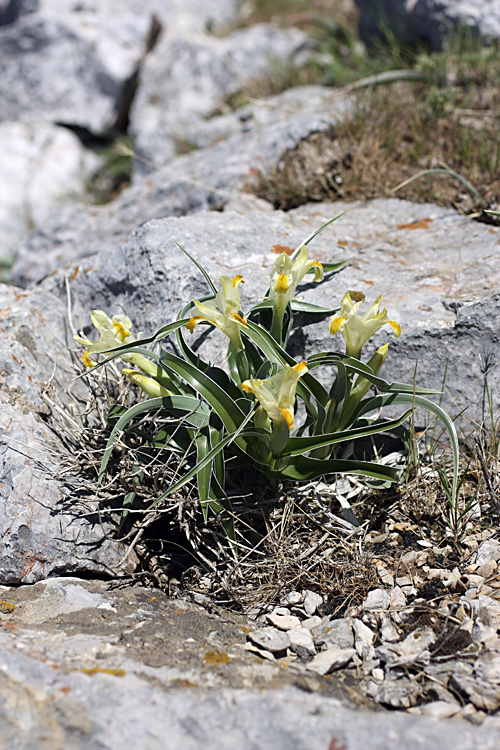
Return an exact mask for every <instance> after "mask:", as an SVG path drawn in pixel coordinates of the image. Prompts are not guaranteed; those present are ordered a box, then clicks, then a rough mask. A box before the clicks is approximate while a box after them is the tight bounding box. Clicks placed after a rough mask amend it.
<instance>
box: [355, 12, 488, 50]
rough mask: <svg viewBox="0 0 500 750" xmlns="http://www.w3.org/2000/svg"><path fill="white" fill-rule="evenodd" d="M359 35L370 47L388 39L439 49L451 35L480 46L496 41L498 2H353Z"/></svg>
mask: <svg viewBox="0 0 500 750" xmlns="http://www.w3.org/2000/svg"><path fill="white" fill-rule="evenodd" d="M356 5H357V6H358V8H359V10H360V15H359V35H360V37H361V39H362V40H363V41H364V42H365V43H366V44H368V45H369V46H372V45H374V44H377V43H380V41H381V40H383V41H385V42H388V43H390V40H391V37H392V38H393V39H394V38H396V39H397V40H398V41H399V43H400V44H417V43H418V42H425V43H426V44H428V45H429V47H430V49H432V50H440V49H442V48H443V47H444V46H445V45H446V43H447V41H448V40H449V39H450V37H452V36H453V34H455V33H457V32H458V33H464V32H465V33H469V34H470V35H471V36H472V37H475V38H477V39H482V40H483V41H484V42H489V41H493V40H498V39H500V2H499V0H376V1H375V0H356Z"/></svg>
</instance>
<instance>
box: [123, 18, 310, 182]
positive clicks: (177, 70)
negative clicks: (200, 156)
mask: <svg viewBox="0 0 500 750" xmlns="http://www.w3.org/2000/svg"><path fill="white" fill-rule="evenodd" d="M306 42H307V37H306V36H305V35H304V33H303V32H301V31H299V30H298V29H294V28H290V29H280V28H278V27H276V26H273V25H272V24H259V25H256V26H251V27H249V28H246V29H239V30H237V31H234V32H233V33H232V34H229V35H228V36H225V37H223V38H221V39H217V38H216V37H214V36H213V35H208V34H206V33H201V32H200V33H196V32H194V31H193V30H192V29H191V28H190V29H189V33H186V32H184V33H182V32H181V33H179V31H178V26H177V25H175V24H174V25H173V27H169V26H167V29H166V31H165V33H164V34H163V36H162V38H161V39H160V42H159V44H158V46H157V47H156V49H155V50H154V51H153V52H152V53H151V54H150V55H149V57H148V59H147V60H146V62H145V64H144V66H143V68H142V70H141V76H140V85H139V89H138V92H137V96H136V98H135V100H134V104H133V107H132V111H131V133H132V134H133V136H134V141H135V149H136V151H137V152H138V153H139V155H140V157H141V160H140V161H138V162H136V169H137V171H138V172H139V173H140V174H143V173H144V172H151V171H152V170H155V169H157V168H159V167H161V166H163V165H164V164H166V163H167V162H169V161H170V160H171V159H172V157H173V156H174V155H175V154H176V153H177V152H178V150H179V149H180V148H181V147H182V148H184V149H186V148H188V149H189V148H190V147H192V146H193V141H192V133H193V130H195V127H194V126H195V125H196V124H197V123H202V121H203V120H204V119H207V118H210V117H211V116H212V115H213V113H214V112H215V110H216V109H218V108H220V107H221V106H222V105H223V104H224V102H225V101H226V100H227V98H228V97H230V96H231V95H233V94H236V93H238V92H240V91H243V92H245V93H246V92H249V93H251V92H252V86H254V87H255V86H256V83H255V82H256V81H257V80H258V79H260V78H263V77H264V76H270V75H271V74H272V71H273V66H275V67H276V66H282V67H283V66H287V65H288V66H289V65H292V64H293V62H294V60H298V55H299V54H300V52H301V51H302V50H303V49H304V47H305V46H306ZM143 160H144V161H143Z"/></svg>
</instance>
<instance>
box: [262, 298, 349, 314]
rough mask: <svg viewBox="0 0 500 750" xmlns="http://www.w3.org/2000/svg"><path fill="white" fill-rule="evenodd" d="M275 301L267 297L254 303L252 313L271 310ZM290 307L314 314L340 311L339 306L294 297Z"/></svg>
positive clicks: (295, 310) (297, 310)
mask: <svg viewBox="0 0 500 750" xmlns="http://www.w3.org/2000/svg"><path fill="white" fill-rule="evenodd" d="M273 304H274V303H273V301H272V300H271V299H265V300H263V301H262V302H258V303H257V304H256V305H254V306H253V307H252V308H251V310H250V311H249V313H248V314H249V315H250V313H253V312H258V311H259V310H269V309H272V307H273ZM290 307H291V308H292V310H293V312H305V313H312V314H314V315H333V314H334V313H336V312H338V310H339V308H338V307H323V305H316V304H314V303H313V302H305V301H304V300H300V299H293V300H292V301H291V302H290Z"/></svg>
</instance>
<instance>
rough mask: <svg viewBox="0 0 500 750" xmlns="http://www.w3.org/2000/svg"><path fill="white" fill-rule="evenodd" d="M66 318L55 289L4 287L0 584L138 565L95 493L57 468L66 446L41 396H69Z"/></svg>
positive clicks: (0, 297) (0, 318) (0, 313)
mask: <svg viewBox="0 0 500 750" xmlns="http://www.w3.org/2000/svg"><path fill="white" fill-rule="evenodd" d="M66 324H67V318H66V309H65V306H64V304H63V303H62V302H61V301H60V300H58V299H56V298H55V297H53V296H51V295H50V294H44V293H42V292H40V291H36V292H21V291H20V290H18V289H15V288H14V287H6V286H2V287H0V435H1V438H0V494H1V499H0V535H1V538H2V544H1V546H0V584H18V583H21V582H24V583H30V582H34V581H38V580H40V579H42V578H45V577H47V576H50V575H54V574H55V573H57V572H61V571H64V572H65V573H68V574H71V573H74V574H77V573H94V574H104V575H106V574H108V575H111V576H114V575H119V574H120V573H122V574H123V573H126V572H131V570H133V569H134V567H135V565H136V558H135V555H134V556H133V557H132V558H128V559H126V560H122V558H123V556H124V548H123V547H122V545H121V544H120V543H118V542H116V541H114V540H113V539H112V538H111V535H112V530H113V526H112V524H110V522H109V520H108V519H107V518H106V517H105V516H104V517H103V518H102V519H99V517H98V516H97V514H96V512H95V504H94V505H93V503H92V500H91V498H89V497H85V491H84V490H83V493H82V492H80V499H79V498H78V497H77V493H76V492H73V494H71V491H70V489H69V488H70V487H71V480H70V476H68V477H65V478H61V476H60V469H61V457H62V456H64V455H65V451H67V448H65V446H64V444H63V442H62V441H61V439H60V436H59V434H58V432H57V431H54V429H53V428H51V426H49V424H48V423H47V420H48V416H49V414H50V410H51V407H50V405H49V403H50V401H47V400H46V399H44V398H42V396H43V394H44V393H45V394H47V395H48V397H49V398H50V396H53V395H54V393H55V392H57V393H58V394H59V400H64V391H65V389H66V388H67V387H68V385H69V383H70V382H71V380H72V378H73V377H74V369H73V367H72V366H71V362H70V361H69V356H68V354H67V341H66V337H65V326H66ZM65 352H66V354H65ZM78 484H79V485H80V487H81V479H80V480H77V479H76V478H73V488H74V487H75V486H76V485H78ZM82 501H83V502H84V503H87V506H86V508H85V509H84V508H83V507H82ZM91 508H92V510H93V512H92V513H89V510H90V509H91Z"/></svg>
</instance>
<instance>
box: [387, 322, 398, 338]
mask: <svg viewBox="0 0 500 750" xmlns="http://www.w3.org/2000/svg"><path fill="white" fill-rule="evenodd" d="M387 322H388V323H389V325H390V326H391V328H392V329H393V331H394V335H395V337H396V338H397V337H398V336H399V335H400V334H401V326H400V325H399V323H396V321H395V320H388V321H387Z"/></svg>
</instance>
